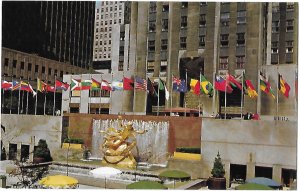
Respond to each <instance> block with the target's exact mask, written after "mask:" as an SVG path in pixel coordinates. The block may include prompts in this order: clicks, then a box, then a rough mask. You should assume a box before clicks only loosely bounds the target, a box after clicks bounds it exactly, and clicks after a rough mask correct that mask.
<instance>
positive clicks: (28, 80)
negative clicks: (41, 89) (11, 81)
mask: <svg viewBox="0 0 300 191" xmlns="http://www.w3.org/2000/svg"><path fill="white" fill-rule="evenodd" d="M27 83H28V87H29V79H28V78H27ZM28 93H29V92H28V91H27V98H26V101H27V104H26V115H27V114H28Z"/></svg>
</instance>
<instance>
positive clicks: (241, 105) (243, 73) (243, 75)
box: [241, 71, 244, 119]
mask: <svg viewBox="0 0 300 191" xmlns="http://www.w3.org/2000/svg"><path fill="white" fill-rule="evenodd" d="M243 95H244V71H243V74H242V94H241V119H242V118H243V101H244V99H243V98H244V96H243Z"/></svg>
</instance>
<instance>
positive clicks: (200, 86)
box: [1, 73, 290, 100]
mask: <svg viewBox="0 0 300 191" xmlns="http://www.w3.org/2000/svg"><path fill="white" fill-rule="evenodd" d="M240 77H242V83H243V84H241V83H240V82H239V81H238V80H237V78H235V77H234V76H232V75H230V74H227V75H226V76H225V77H224V76H218V75H216V76H215V84H214V85H215V86H214V87H213V85H212V84H211V83H210V82H209V81H208V80H207V79H206V78H205V76H204V75H202V74H201V75H200V78H199V80H198V79H191V80H190V84H189V85H190V91H191V92H193V93H194V94H196V95H200V94H201V93H202V94H206V95H210V96H212V94H213V90H214V89H215V90H219V91H222V92H226V93H228V94H231V93H232V91H233V89H232V87H237V88H238V89H240V90H242V88H243V91H244V93H245V94H246V95H248V96H249V97H250V98H256V97H257V96H258V94H257V92H256V90H255V88H254V86H253V84H252V82H251V81H250V80H247V79H246V78H245V74H244V73H243V74H242V76H240ZM259 77H260V89H261V90H262V91H263V92H264V93H266V94H267V95H269V96H271V97H272V98H274V99H275V95H274V92H273V89H272V87H271V84H270V83H269V81H268V80H267V79H266V78H265V77H264V75H263V74H262V73H260V76H259ZM157 84H158V89H159V90H164V91H165V96H166V99H167V100H168V99H169V91H168V90H167V87H166V85H165V83H164V82H163V81H162V80H161V79H160V78H159V79H158V82H157ZM153 85H154V83H152V82H151V80H150V79H149V78H148V80H145V79H143V78H140V77H138V76H136V77H135V78H134V79H131V78H126V77H123V80H113V81H112V82H111V83H109V82H108V81H106V80H101V82H99V81H97V80H95V79H93V78H91V79H90V80H78V79H71V83H70V84H68V83H65V82H61V81H59V80H55V85H54V86H51V85H49V84H47V83H45V82H43V81H42V80H40V79H39V78H38V79H37V88H36V90H37V91H40V92H55V91H57V90H64V91H66V90H68V88H69V87H70V90H71V91H82V90H91V91H95V90H100V89H102V90H107V91H118V90H134V89H136V90H144V91H147V90H148V92H150V93H151V95H156V96H157V92H156V91H155V89H154V87H153ZM187 86H188V84H187V82H186V80H184V79H179V78H177V77H175V76H173V75H172V90H173V91H175V92H183V93H185V92H187V91H188V87H187ZM1 89H4V90H12V91H14V90H24V91H28V92H31V93H33V95H34V96H35V95H36V92H35V91H34V89H33V88H32V86H31V85H30V84H29V83H26V82H24V81H21V82H17V81H12V82H7V81H3V82H2V83H1ZM278 89H279V91H280V92H281V93H282V94H283V95H284V96H285V97H287V98H288V97H289V92H290V86H289V84H287V83H286V81H285V80H284V79H283V77H282V75H280V74H279V73H278Z"/></svg>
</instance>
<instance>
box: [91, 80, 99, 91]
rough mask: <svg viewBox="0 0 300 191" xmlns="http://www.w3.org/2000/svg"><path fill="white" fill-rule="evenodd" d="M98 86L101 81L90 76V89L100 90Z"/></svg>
mask: <svg viewBox="0 0 300 191" xmlns="http://www.w3.org/2000/svg"><path fill="white" fill-rule="evenodd" d="M100 86H101V83H100V82H98V81H97V80H95V79H93V78H92V85H91V88H92V91H95V90H100Z"/></svg>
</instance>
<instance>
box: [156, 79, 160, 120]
mask: <svg viewBox="0 0 300 191" xmlns="http://www.w3.org/2000/svg"><path fill="white" fill-rule="evenodd" d="M159 86H160V74H158V86H157V87H158V90H157V91H158V96H157V110H156V111H157V114H156V115H157V116H158V115H159Z"/></svg>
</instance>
